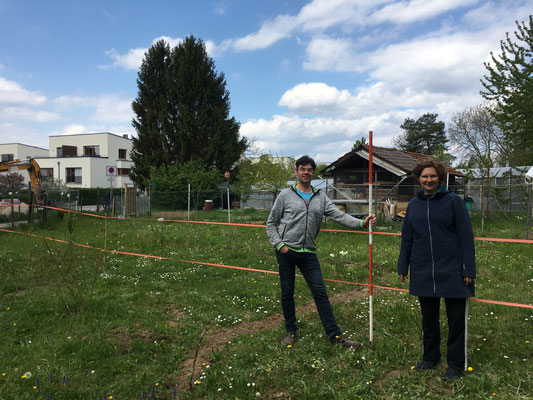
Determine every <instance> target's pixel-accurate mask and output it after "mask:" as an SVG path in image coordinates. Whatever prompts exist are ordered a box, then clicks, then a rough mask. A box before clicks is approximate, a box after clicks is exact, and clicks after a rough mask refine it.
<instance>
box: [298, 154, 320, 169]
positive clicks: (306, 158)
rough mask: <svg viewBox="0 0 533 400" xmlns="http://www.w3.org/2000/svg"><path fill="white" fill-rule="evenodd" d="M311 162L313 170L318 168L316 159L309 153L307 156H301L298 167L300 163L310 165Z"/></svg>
mask: <svg viewBox="0 0 533 400" xmlns="http://www.w3.org/2000/svg"><path fill="white" fill-rule="evenodd" d="M309 164H311V167H313V171H314V170H315V169H316V163H315V160H313V159H312V158H311V157H309V156H308V155H307V154H306V155H305V156H301V157H300V158H299V159H297V160H296V169H298V167H299V166H300V165H309Z"/></svg>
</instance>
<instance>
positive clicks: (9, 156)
mask: <svg viewBox="0 0 533 400" xmlns="http://www.w3.org/2000/svg"><path fill="white" fill-rule="evenodd" d="M14 160H15V156H14V155H13V154H2V162H8V161H14Z"/></svg>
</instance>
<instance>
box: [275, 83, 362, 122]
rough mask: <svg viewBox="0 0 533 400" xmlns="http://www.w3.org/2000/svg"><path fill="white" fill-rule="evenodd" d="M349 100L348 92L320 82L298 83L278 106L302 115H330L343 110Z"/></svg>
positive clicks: (286, 93)
mask: <svg viewBox="0 0 533 400" xmlns="http://www.w3.org/2000/svg"><path fill="white" fill-rule="evenodd" d="M350 99H351V94H350V93H349V92H348V90H339V89H337V88H335V87H332V86H328V85H326V84H325V83H322V82H314V83H300V84H298V85H296V86H294V87H293V88H292V89H289V90H287V91H286V92H285V93H284V94H283V96H282V97H281V100H280V101H279V105H281V106H287V107H289V109H290V110H291V111H295V112H301V113H304V114H331V113H338V112H339V111H341V110H343V109H344V107H345V106H346V105H347V103H348V102H349V100H350Z"/></svg>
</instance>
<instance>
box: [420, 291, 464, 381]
mask: <svg viewBox="0 0 533 400" xmlns="http://www.w3.org/2000/svg"><path fill="white" fill-rule="evenodd" d="M418 299H419V301H420V310H421V311H422V332H423V341H424V355H423V360H424V361H432V362H436V361H440V359H441V357H440V324H439V312H440V297H419V298H418ZM444 301H445V303H446V315H447V317H448V341H447V342H446V346H447V361H448V367H449V368H454V369H458V370H460V371H462V370H463V369H464V367H465V324H466V321H465V314H466V299H465V298H460V299H452V298H445V299H444Z"/></svg>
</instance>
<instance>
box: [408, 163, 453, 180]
mask: <svg viewBox="0 0 533 400" xmlns="http://www.w3.org/2000/svg"><path fill="white" fill-rule="evenodd" d="M426 168H435V171H437V175H438V176H439V181H440V182H444V180H445V179H446V167H445V166H444V165H443V164H442V163H440V162H438V161H435V160H426V161H421V162H419V163H418V164H417V165H416V167H415V168H414V169H413V174H414V176H416V179H419V178H420V175H422V171H423V170H424V169H426Z"/></svg>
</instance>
